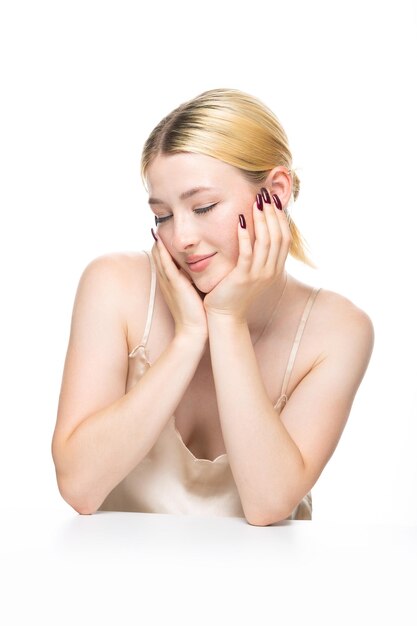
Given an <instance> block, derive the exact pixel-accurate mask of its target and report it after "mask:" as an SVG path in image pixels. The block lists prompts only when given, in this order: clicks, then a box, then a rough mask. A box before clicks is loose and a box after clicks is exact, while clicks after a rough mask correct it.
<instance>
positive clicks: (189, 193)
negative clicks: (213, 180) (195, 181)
mask: <svg viewBox="0 0 417 626" xmlns="http://www.w3.org/2000/svg"><path fill="white" fill-rule="evenodd" d="M211 189H216V188H215V187H201V186H200V187H193V188H192V189H188V191H183V192H182V194H181V195H180V200H186V199H187V198H191V196H194V195H195V194H196V193H200V191H208V190H211ZM148 202H149V204H165V202H164V201H163V200H159V199H158V198H149V200H148Z"/></svg>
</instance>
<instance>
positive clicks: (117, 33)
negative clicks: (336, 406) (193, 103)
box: [0, 0, 417, 523]
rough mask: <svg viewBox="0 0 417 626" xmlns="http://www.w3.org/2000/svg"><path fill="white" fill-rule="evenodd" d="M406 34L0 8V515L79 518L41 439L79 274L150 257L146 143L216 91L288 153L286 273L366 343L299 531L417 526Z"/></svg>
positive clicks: (348, 12)
mask: <svg viewBox="0 0 417 626" xmlns="http://www.w3.org/2000/svg"><path fill="white" fill-rule="evenodd" d="M416 31H417V17H416V4H415V3H413V2H407V1H406V0H397V2H395V3H392V2H387V1H385V0H382V1H381V0H380V1H369V0H361V1H358V0H354V1H353V0H350V1H349V2H334V1H331V0H328V1H325V0H316V1H315V2H308V1H307V0H305V1H301V0H291V1H288V0H287V1H285V2H279V1H277V0H276V1H275V2H274V3H270V2H269V1H268V2H267V1H264V0H258V1H257V2H253V3H249V2H247V3H244V2H242V1H241V0H240V1H239V2H225V1H222V2H218V1H217V0H212V1H211V2H210V3H203V4H196V3H191V2H184V1H179V2H176V3H168V2H167V3H161V2H153V3H149V4H146V5H144V4H143V3H139V2H124V1H123V0H118V1H117V2H116V1H114V2H105V1H102V2H94V1H90V0H83V1H77V0H72V1H71V2H59V1H56V0H55V1H50V2H46V1H41V0H39V1H38V2H22V1H20V2H19V1H18V0H14V1H13V2H12V1H10V2H3V3H2V4H1V9H0V58H1V77H0V78H1V88H2V96H1V99H0V106H1V116H0V124H1V128H0V132H1V139H0V168H1V179H2V183H1V192H0V193H1V197H0V202H1V215H2V217H1V225H2V227H1V235H0V237H1V239H0V243H1V246H0V249H1V270H2V302H3V304H2V307H1V314H2V323H1V326H0V328H1V337H0V339H1V352H2V383H3V385H2V386H3V391H2V403H1V413H2V418H1V420H2V421H1V426H2V428H1V434H2V436H1V440H0V471H1V502H0V507H2V508H3V509H7V510H8V511H17V510H19V509H20V508H22V509H23V508H27V507H30V508H32V509H33V510H34V512H36V511H38V513H40V512H41V511H45V510H47V509H59V510H68V511H69V512H70V513H71V512H72V513H74V511H73V510H72V509H71V508H70V507H69V506H68V505H67V504H66V503H65V502H64V501H63V500H62V499H61V497H60V495H59V493H58V490H57V486H56V482H55V473H54V467H53V463H52V457H51V453H50V443H51V437H52V433H53V429H54V425H55V419H56V410H57V404H58V396H59V390H60V384H61V377H62V369H63V364H64V359H65V353H66V348H67V342H68V338H69V328H70V318H71V311H72V305H73V301H74V296H75V291H76V288H77V284H78V281H79V278H80V275H81V273H82V271H83V269H84V268H85V266H86V265H87V264H88V263H89V262H90V261H91V260H92V259H93V258H95V257H96V256H98V255H101V254H105V253H108V252H117V251H130V250H140V249H148V250H150V248H151V247H152V245H153V239H152V237H151V234H150V228H151V226H153V217H152V213H151V212H150V210H149V207H148V206H147V203H146V200H147V194H146V191H145V189H144V188H143V186H142V182H141V179H140V173H139V163H140V155H141V150H142V146H143V143H144V141H145V140H146V138H147V137H148V135H149V133H150V132H151V130H152V129H153V128H154V126H155V125H156V124H157V123H158V122H159V121H160V119H161V118H162V117H163V116H165V115H166V114H167V113H169V112H170V111H171V110H172V109H173V108H175V107H176V106H178V105H179V104H180V103H182V102H183V101H185V100H187V99H190V98H192V97H194V96H196V95H198V94H199V93H201V92H202V91H205V90H208V89H213V88H218V87H231V88H236V89H241V90H243V91H247V92H248V93H251V94H253V95H255V96H257V97H258V98H260V99H261V100H263V101H264V102H265V104H266V105H267V106H269V107H270V108H271V109H273V110H274V112H275V113H276V115H277V116H278V118H279V120H280V121H281V123H282V124H283V126H284V128H285V130H286V132H287V134H288V137H289V141H290V147H291V149H292V153H293V163H294V167H295V168H296V170H297V172H298V175H299V177H300V179H301V192H300V196H299V198H298V200H297V202H296V203H295V204H294V205H293V207H292V217H293V219H294V221H295V222H296V224H297V225H298V226H299V228H300V230H301V232H302V234H303V235H304V237H305V238H306V239H307V241H308V243H309V248H310V254H311V256H312V258H313V260H314V261H315V262H316V264H317V265H318V266H319V269H318V270H316V271H314V270H311V269H309V268H308V267H306V266H303V265H302V264H300V263H298V262H295V261H293V260H292V259H290V260H289V262H288V270H289V272H290V273H292V274H294V275H295V276H296V277H298V278H299V279H301V280H304V281H306V282H308V283H310V284H315V285H319V286H322V287H324V288H326V289H331V290H334V291H336V292H338V293H341V294H343V295H344V296H346V297H348V298H349V299H351V300H352V301H353V302H354V303H355V304H357V305H358V306H359V307H361V308H362V309H364V310H365V311H366V312H367V313H368V314H369V315H370V317H371V319H372V320H373V323H374V328H375V348H374V353H373V356H372V360H371V363H370V365H369V368H368V371H367V373H366V375H365V378H364V380H363V382H362V385H361V387H360V389H359V391H358V394H357V396H356V399H355V402H354V405H353V408H352V412H351V415H350V418H349V420H348V423H347V426H346V428H345V431H344V433H343V435H342V438H341V440H340V443H339V445H338V447H337V449H336V451H335V453H334V455H333V457H332V459H331V460H330V462H329V463H328V465H327V466H326V468H325V470H324V472H323V473H322V475H321V477H320V478H319V481H318V483H317V484H316V485H315V487H314V488H313V506H314V512H313V517H314V519H316V520H339V521H340V520H343V521H350V520H352V521H353V520H362V521H370V522H375V521H384V522H396V521H401V522H406V523H416V522H417V504H416V501H417V500H416V497H415V496H416V484H417V480H416V479H417V454H416V444H417V442H416V417H417V416H416V409H415V407H416V401H417V397H416V382H415V376H416V368H415V354H416V330H415V324H416V322H415V307H414V305H413V303H414V302H415V295H414V291H415V278H414V271H415V266H416V264H415V253H414V249H415V236H414V229H415V223H416V222H415V213H416V210H417V206H416V192H415V180H416V171H417V159H416V151H415V146H416V139H417V133H416V121H415V118H416V115H415V112H416V110H417V102H416V100H417V99H416V95H415V88H416V85H415V76H416V63H415V59H416V58H417V50H416V48H417V44H416V42H417V37H416ZM74 514H75V513H74Z"/></svg>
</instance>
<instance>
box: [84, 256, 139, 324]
mask: <svg viewBox="0 0 417 626" xmlns="http://www.w3.org/2000/svg"><path fill="white" fill-rule="evenodd" d="M149 280H150V266H149V260H148V257H147V255H146V253H145V252H144V251H139V252H108V253H106V254H102V255H100V256H98V257H95V258H94V259H92V260H91V261H90V262H89V263H88V265H87V266H86V267H85V269H84V271H83V273H82V276H81V280H80V284H81V283H86V282H88V283H90V284H91V285H94V286H95V288H97V289H100V288H102V289H103V290H106V292H107V297H108V299H109V300H113V303H114V304H115V306H117V308H118V309H119V311H120V315H121V317H123V319H124V321H125V322H127V319H128V317H129V312H130V311H131V310H132V308H135V305H136V299H137V298H138V297H140V296H141V295H142V296H143V294H144V292H146V293H147V289H148V284H149ZM136 310H137V309H136Z"/></svg>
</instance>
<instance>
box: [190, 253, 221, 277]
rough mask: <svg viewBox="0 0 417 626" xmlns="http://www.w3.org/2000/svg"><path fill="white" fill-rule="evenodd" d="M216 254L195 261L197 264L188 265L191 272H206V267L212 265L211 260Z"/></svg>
mask: <svg viewBox="0 0 417 626" xmlns="http://www.w3.org/2000/svg"><path fill="white" fill-rule="evenodd" d="M215 254H217V253H216V252H215V253H214V254H210V255H209V256H206V257H204V258H202V259H201V260H200V261H195V263H188V264H187V265H188V267H189V268H190V272H193V273H195V272H204V270H205V269H206V267H207V266H208V265H209V264H210V263H211V259H212V258H213V257H214V256H215Z"/></svg>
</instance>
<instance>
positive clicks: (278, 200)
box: [272, 193, 282, 211]
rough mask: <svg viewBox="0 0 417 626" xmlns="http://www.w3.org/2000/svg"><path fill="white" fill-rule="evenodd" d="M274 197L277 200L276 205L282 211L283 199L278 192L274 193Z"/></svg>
mask: <svg viewBox="0 0 417 626" xmlns="http://www.w3.org/2000/svg"><path fill="white" fill-rule="evenodd" d="M272 197H273V199H274V202H275V206H276V207H277V209H279V210H280V211H282V204H281V200H280V199H279V198H278V196H277V194H276V193H273V194H272Z"/></svg>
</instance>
